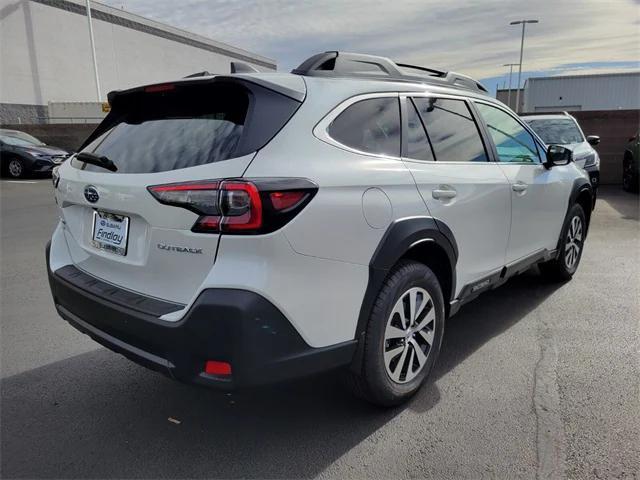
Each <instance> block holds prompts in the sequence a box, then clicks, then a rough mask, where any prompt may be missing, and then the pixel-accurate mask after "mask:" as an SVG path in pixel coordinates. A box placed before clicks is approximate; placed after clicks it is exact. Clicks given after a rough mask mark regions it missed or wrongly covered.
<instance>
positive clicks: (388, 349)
mask: <svg viewBox="0 0 640 480" xmlns="http://www.w3.org/2000/svg"><path fill="white" fill-rule="evenodd" d="M412 299H413V304H414V305H415V307H414V308H413V312H415V313H416V314H415V315H411V303H412ZM423 305H424V307H423ZM411 317H413V319H412V320H413V321H412V322H407V321H406V319H408V318H411ZM444 326H445V311H444V301H443V297H442V289H441V288H440V283H439V282H438V279H437V277H436V276H435V274H434V273H433V272H432V271H431V270H430V269H429V268H428V267H427V266H426V265H424V264H422V263H418V262H414V261H408V260H402V261H400V262H399V263H398V264H397V265H396V266H395V267H394V268H393V269H392V270H391V272H390V273H389V275H388V277H387V278H386V280H385V281H384V284H383V285H382V288H381V289H380V292H379V293H378V297H377V298H376V301H375V303H374V306H373V309H372V312H371V316H370V317H369V321H368V324H367V330H366V333H365V335H364V342H365V344H364V352H363V361H362V369H361V371H360V372H359V373H357V374H356V373H353V372H351V371H349V372H345V383H346V386H347V388H348V389H349V390H351V391H352V392H353V393H354V394H355V395H356V396H358V397H360V398H362V399H364V400H366V401H368V402H371V403H373V404H375V405H379V406H384V407H389V406H394V405H398V404H400V403H402V402H405V401H406V400H408V399H409V398H410V397H411V396H412V395H413V394H415V393H416V392H417V391H418V389H419V388H420V386H421V385H422V383H423V382H424V381H425V379H426V378H427V377H428V376H429V373H430V372H431V370H432V369H433V365H434V364H435V361H436V359H437V358H438V354H439V353H440V345H441V343H442V336H443V334H444ZM407 327H408V328H407ZM429 342H431V343H429ZM418 349H420V353H419V352H418ZM385 353H386V356H385Z"/></svg>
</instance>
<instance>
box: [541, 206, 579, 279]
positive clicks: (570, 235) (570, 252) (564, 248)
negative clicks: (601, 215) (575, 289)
mask: <svg viewBox="0 0 640 480" xmlns="http://www.w3.org/2000/svg"><path fill="white" fill-rule="evenodd" d="M586 234H587V222H586V217H585V214H584V210H582V207H581V206H580V205H578V204H576V205H574V206H573V207H571V209H570V210H569V214H568V215H567V218H566V220H565V222H564V225H563V227H562V233H561V234H560V248H559V251H558V255H557V256H556V258H554V259H553V260H550V261H548V262H545V263H541V264H540V271H541V272H542V274H543V275H544V276H545V277H546V278H547V279H549V280H551V281H557V282H562V281H566V280H571V278H572V277H573V274H574V273H576V270H578V265H579V264H580V259H581V258H582V250H583V248H584V240H585V237H586Z"/></svg>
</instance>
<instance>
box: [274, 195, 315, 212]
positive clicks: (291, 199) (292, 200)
mask: <svg viewBox="0 0 640 480" xmlns="http://www.w3.org/2000/svg"><path fill="white" fill-rule="evenodd" d="M305 195H306V194H305V192H272V193H270V194H269V196H270V197H271V203H272V204H273V208H275V209H276V210H287V209H288V208H291V207H294V206H296V205H297V204H298V203H299V202H300V201H301V200H302V199H303V198H304V196H305Z"/></svg>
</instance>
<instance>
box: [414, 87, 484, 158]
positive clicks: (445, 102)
mask: <svg viewBox="0 0 640 480" xmlns="http://www.w3.org/2000/svg"><path fill="white" fill-rule="evenodd" d="M414 101H415V103H416V106H417V107H418V112H420V116H421V117H422V121H423V123H424V126H425V128H426V129H427V135H428V136H429V140H431V145H432V147H433V153H434V154H435V158H436V160H437V161H439V162H486V161H487V154H486V152H485V149H484V144H483V143H482V138H481V137H480V132H479V130H478V126H477V125H476V122H475V121H474V120H473V117H472V116H471V112H470V111H469V107H468V106H467V104H466V103H465V102H464V101H463V100H452V99H447V98H421V97H416V98H414Z"/></svg>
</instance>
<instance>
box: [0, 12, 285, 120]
mask: <svg viewBox="0 0 640 480" xmlns="http://www.w3.org/2000/svg"><path fill="white" fill-rule="evenodd" d="M92 6H93V8H92V16H93V29H94V37H95V42H96V57H97V61H98V69H99V76H100V84H101V89H100V100H102V101H105V100H106V96H107V93H108V92H109V91H111V90H117V89H123V88H128V87H132V86H135V85H140V84H145V83H153V82H162V81H165V80H172V79H176V78H180V77H183V76H185V75H188V74H191V73H194V72H200V71H203V70H207V71H209V72H212V73H228V72H229V66H230V62H231V61H234V60H235V61H243V62H245V63H249V64H251V65H253V66H255V67H256V68H258V69H259V70H275V68H276V64H275V62H274V61H273V60H271V59H268V58H265V57H262V56H259V55H255V54H252V53H250V52H247V51H244V50H241V49H238V48H235V47H232V46H229V45H226V44H222V43H219V42H215V41H212V40H210V39H207V38H205V37H201V36H198V35H194V34H190V33H188V32H184V31H182V30H178V29H174V28H172V27H168V26H166V25H163V24H160V23H157V22H153V21H151V20H148V19H146V18H143V17H139V16H137V15H133V14H129V13H127V12H124V11H122V10H118V9H114V8H111V7H107V6H105V5H101V4H99V3H96V2H92ZM85 12H86V10H85V2H84V1H81V0H0V106H2V109H3V111H4V113H3V115H2V117H8V116H9V115H8V114H7V112H9V111H10V110H11V109H13V107H11V105H23V106H25V105H26V106H30V105H31V106H33V105H38V106H46V105H47V104H48V102H87V101H93V102H95V101H96V100H97V98H96V88H95V80H94V72H93V63H92V57H91V47H90V41H89V33H88V26H87V17H86V15H85ZM2 104H9V106H4V105H2ZM14 110H15V109H14ZM23 110H24V108H23ZM40 110H42V109H40ZM24 113H25V112H23V114H24ZM3 121H4V122H7V121H11V119H10V118H3ZM14 121H16V119H15V117H14Z"/></svg>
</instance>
